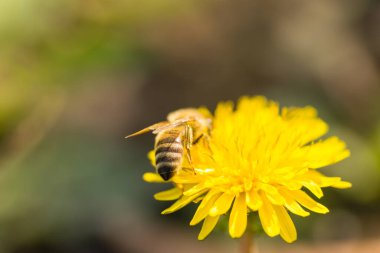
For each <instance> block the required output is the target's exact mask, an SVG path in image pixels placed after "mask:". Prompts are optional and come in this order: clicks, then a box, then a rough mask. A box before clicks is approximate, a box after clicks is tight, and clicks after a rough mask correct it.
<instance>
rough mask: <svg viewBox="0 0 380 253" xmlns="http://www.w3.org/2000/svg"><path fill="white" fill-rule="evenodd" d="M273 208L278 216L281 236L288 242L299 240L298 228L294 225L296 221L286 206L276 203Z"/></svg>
mask: <svg viewBox="0 0 380 253" xmlns="http://www.w3.org/2000/svg"><path fill="white" fill-rule="evenodd" d="M273 209H274V211H275V212H276V214H277V217H278V222H279V225H280V235H281V237H282V238H283V239H284V240H285V241H286V242H288V243H291V242H294V241H295V240H297V231H296V228H295V227H294V223H293V221H292V219H291V218H290V216H289V214H288V212H287V211H286V210H285V208H284V207H282V206H276V205H274V206H273Z"/></svg>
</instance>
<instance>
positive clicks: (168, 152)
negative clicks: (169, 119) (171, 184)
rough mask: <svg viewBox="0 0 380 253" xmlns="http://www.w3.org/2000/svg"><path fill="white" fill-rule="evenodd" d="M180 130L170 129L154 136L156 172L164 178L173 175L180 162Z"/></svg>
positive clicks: (181, 153) (181, 147)
mask: <svg viewBox="0 0 380 253" xmlns="http://www.w3.org/2000/svg"><path fill="white" fill-rule="evenodd" d="M181 137H182V131H180V129H178V130H177V129H172V130H169V131H165V132H161V133H159V134H158V135H157V137H156V145H155V157H156V168H157V172H158V174H159V175H160V176H161V177H162V178H163V179H164V180H165V181H167V180H169V179H170V178H172V177H173V176H174V174H175V173H176V172H177V170H178V169H179V168H180V166H181V164H182V156H183V144H182V140H181Z"/></svg>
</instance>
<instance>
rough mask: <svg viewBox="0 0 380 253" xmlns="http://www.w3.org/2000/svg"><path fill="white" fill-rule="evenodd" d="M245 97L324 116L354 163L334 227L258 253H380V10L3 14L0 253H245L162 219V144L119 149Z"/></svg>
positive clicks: (85, 9) (290, 5) (191, 5)
mask: <svg viewBox="0 0 380 253" xmlns="http://www.w3.org/2000/svg"><path fill="white" fill-rule="evenodd" d="M242 95H265V96H267V97H268V98H270V99H274V100H277V101H279V102H280V103H281V105H293V106H304V105H313V106H315V107H316V108H318V110H319V113H320V115H321V117H322V118H323V119H325V120H326V121H327V122H328V123H329V124H330V126H331V130H330V134H334V135H338V136H339V137H341V138H342V139H343V140H345V141H346V142H347V144H348V146H349V149H350V150H351V152H352V156H351V157H350V158H349V159H347V160H345V161H343V162H341V163H339V164H338V165H334V166H331V167H329V168H327V169H324V170H323V171H324V172H325V173H327V174H329V175H340V176H342V177H343V178H344V179H346V180H348V181H351V182H352V183H353V188H352V189H350V190H344V191H340V190H326V191H325V193H326V196H325V197H324V198H323V199H322V203H324V204H326V205H327V206H329V207H330V210H331V212H330V214H327V215H311V217H308V218H303V219H297V218H295V222H296V226H297V229H298V232H299V240H298V241H297V242H296V243H294V244H292V245H289V244H286V243H284V242H282V241H281V240H280V239H269V238H267V237H266V236H257V242H258V243H257V244H256V247H257V248H258V249H259V252H279V251H280V249H281V251H282V252H323V251H326V252H331V251H332V250H333V251H335V252H376V250H380V2H379V1H375V0H364V1H363V0H348V1H347V0H346V1H343V0H340V1H329V0H319V1H302V0H287V1H276V0H265V1H248V0H234V1H227V0H218V1H212V0H202V1H201V0H193V1H177V0H155V1H149V0H108V1H101V0H55V1H45V0H18V1H11V0H2V1H0V252H5V253H45V252H46V253H48V252H49V253H50V252H52V253H55V252H58V253H61V252H73V253H87V252H91V253H126V252H128V253H129V252H131V253H140V252H141V253H146V252H158V253H160V252H180V253H185V252H186V253H187V252H201V253H202V252H205V253H206V252H222V253H223V252H238V247H239V246H238V244H239V241H238V240H232V239H230V238H229V237H228V235H227V234H226V232H224V230H223V228H220V229H219V231H216V232H214V233H213V234H212V235H211V236H210V237H209V238H208V239H206V240H205V241H203V242H198V241H197V240H196V236H197V233H198V231H199V229H200V228H199V227H195V228H191V227H189V226H188V222H189V221H190V219H191V217H190V215H191V214H192V212H193V211H194V210H192V209H191V208H185V209H184V210H181V211H179V212H178V213H176V214H173V215H169V216H161V215H160V211H161V210H163V209H164V208H165V207H167V206H168V205H169V203H160V202H157V201H155V200H154V199H153V197H152V195H153V194H154V193H155V192H158V191H160V190H161V189H163V186H161V185H152V184H147V183H144V182H143V181H142V179H141V177H142V174H143V173H144V172H146V171H151V170H153V168H152V167H151V165H150V164H149V162H148V160H147V159H146V153H147V151H148V150H149V149H151V148H152V146H153V136H152V135H149V134H147V135H144V136H141V137H139V138H135V139H130V140H128V141H126V140H125V139H124V138H123V137H124V136H125V135H126V134H128V133H131V132H134V131H136V130H139V129H141V128H143V127H145V126H147V125H149V124H152V123H155V122H158V121H161V120H162V119H164V118H165V116H166V114H167V113H168V112H170V111H172V110H175V109H177V108H181V107H189V106H192V107H196V106H200V105H205V106H207V107H209V108H210V109H211V110H213V109H214V108H215V105H216V103H217V102H218V101H220V100H235V101H236V100H237V99H238V98H239V97H240V96H242Z"/></svg>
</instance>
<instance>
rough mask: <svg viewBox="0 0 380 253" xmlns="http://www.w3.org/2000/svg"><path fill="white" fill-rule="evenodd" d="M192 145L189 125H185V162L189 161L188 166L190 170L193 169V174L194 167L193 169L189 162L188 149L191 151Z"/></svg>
mask: <svg viewBox="0 0 380 253" xmlns="http://www.w3.org/2000/svg"><path fill="white" fill-rule="evenodd" d="M192 144H193V129H192V128H191V127H190V126H189V125H186V126H185V148H186V156H187V160H188V161H189V164H190V166H191V168H193V171H194V173H195V170H194V167H193V163H192V160H191V153H190V149H191V146H192Z"/></svg>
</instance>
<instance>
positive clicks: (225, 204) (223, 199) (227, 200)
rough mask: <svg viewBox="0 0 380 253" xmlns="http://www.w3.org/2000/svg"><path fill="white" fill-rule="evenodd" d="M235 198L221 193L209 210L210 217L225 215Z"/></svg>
mask: <svg viewBox="0 0 380 253" xmlns="http://www.w3.org/2000/svg"><path fill="white" fill-rule="evenodd" d="M234 198H235V196H234V195H232V194H229V193H226V192H225V193H223V194H222V196H220V197H219V198H218V199H217V200H216V201H215V203H214V206H213V207H212V208H211V209H210V211H209V215H210V216H217V215H221V214H224V213H226V212H227V211H228V210H229V209H230V207H231V204H232V201H233V200H234Z"/></svg>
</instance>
